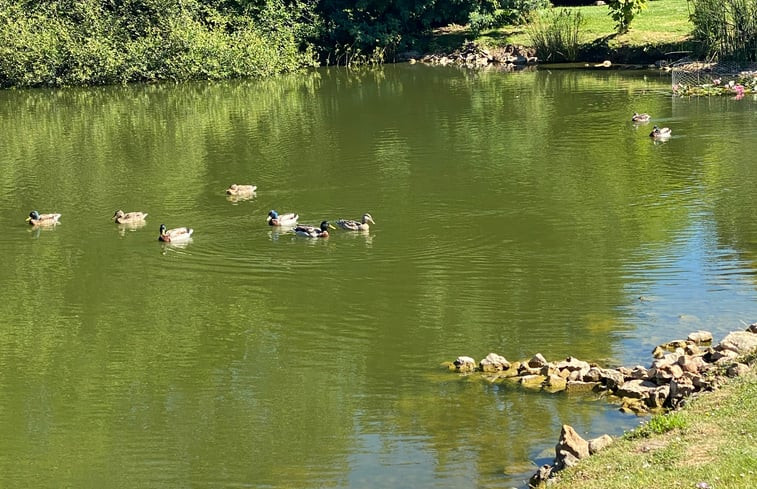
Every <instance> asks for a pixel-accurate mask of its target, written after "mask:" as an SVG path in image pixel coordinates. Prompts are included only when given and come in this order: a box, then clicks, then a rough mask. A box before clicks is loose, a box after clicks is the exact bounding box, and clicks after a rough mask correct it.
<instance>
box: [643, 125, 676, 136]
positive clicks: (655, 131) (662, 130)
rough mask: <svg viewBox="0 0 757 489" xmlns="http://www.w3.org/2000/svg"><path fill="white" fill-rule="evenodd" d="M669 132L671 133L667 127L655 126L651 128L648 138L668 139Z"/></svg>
mask: <svg viewBox="0 0 757 489" xmlns="http://www.w3.org/2000/svg"><path fill="white" fill-rule="evenodd" d="M671 132H672V131H671V130H670V128H669V127H657V126H654V128H652V132H650V133H649V137H650V138H654V139H664V138H669V137H670V134H671Z"/></svg>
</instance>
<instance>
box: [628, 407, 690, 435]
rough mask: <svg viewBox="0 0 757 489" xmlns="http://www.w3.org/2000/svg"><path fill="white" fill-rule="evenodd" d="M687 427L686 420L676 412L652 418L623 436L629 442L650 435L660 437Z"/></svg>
mask: <svg viewBox="0 0 757 489" xmlns="http://www.w3.org/2000/svg"><path fill="white" fill-rule="evenodd" d="M687 426H688V423H687V421H686V419H685V418H684V417H683V416H682V415H681V413H678V412H670V413H665V414H658V415H655V416H652V418H650V420H649V421H647V422H646V423H645V424H643V425H641V426H640V427H639V428H636V429H635V430H633V431H630V432H628V433H626V434H625V437H626V438H627V439H629V440H635V439H638V438H649V437H650V436H652V435H661V434H663V433H667V432H668V431H672V430H675V429H683V428H686V427H687Z"/></svg>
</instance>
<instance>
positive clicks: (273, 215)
mask: <svg viewBox="0 0 757 489" xmlns="http://www.w3.org/2000/svg"><path fill="white" fill-rule="evenodd" d="M299 218H300V216H299V215H298V214H296V213H294V212H289V213H287V214H279V213H278V212H276V211H275V210H271V212H269V213H268V217H267V218H266V221H268V225H269V226H294V225H296V224H297V220H298V219H299Z"/></svg>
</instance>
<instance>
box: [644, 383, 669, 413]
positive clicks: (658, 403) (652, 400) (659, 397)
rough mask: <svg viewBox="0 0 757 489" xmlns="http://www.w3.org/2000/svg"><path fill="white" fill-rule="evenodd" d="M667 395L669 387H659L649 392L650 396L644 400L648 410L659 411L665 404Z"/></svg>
mask: <svg viewBox="0 0 757 489" xmlns="http://www.w3.org/2000/svg"><path fill="white" fill-rule="evenodd" d="M669 395H670V386H669V385H661V386H660V387H658V388H657V389H654V390H653V391H650V395H649V397H647V398H646V400H645V403H646V405H647V406H648V407H649V408H650V409H661V408H662V407H663V406H664V405H665V403H666V402H667V400H668V396H669Z"/></svg>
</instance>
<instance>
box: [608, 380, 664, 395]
mask: <svg viewBox="0 0 757 489" xmlns="http://www.w3.org/2000/svg"><path fill="white" fill-rule="evenodd" d="M656 388H657V384H655V383H653V382H649V381H648V380H641V379H636V380H628V381H626V382H624V383H623V385H621V386H620V387H618V388H617V390H616V391H615V395H616V396H618V397H627V398H630V399H645V398H647V397H649V393H650V391H651V390H653V389H656Z"/></svg>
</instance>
